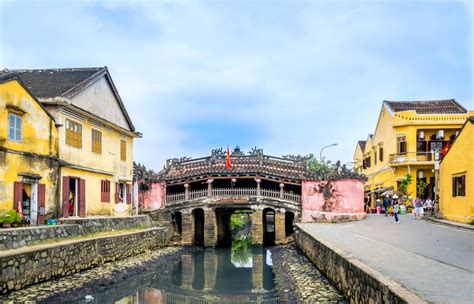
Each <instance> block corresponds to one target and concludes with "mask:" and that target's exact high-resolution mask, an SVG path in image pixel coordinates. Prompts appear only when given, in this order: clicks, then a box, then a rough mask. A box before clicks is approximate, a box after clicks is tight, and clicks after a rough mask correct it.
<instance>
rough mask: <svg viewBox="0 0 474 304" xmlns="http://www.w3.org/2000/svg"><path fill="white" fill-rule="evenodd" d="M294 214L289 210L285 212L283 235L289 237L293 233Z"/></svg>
mask: <svg viewBox="0 0 474 304" xmlns="http://www.w3.org/2000/svg"><path fill="white" fill-rule="evenodd" d="M294 224H295V214H294V213H293V212H291V211H286V212H285V236H286V237H290V236H292V235H293V233H294V229H293V225H294Z"/></svg>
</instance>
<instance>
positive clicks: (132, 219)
mask: <svg viewBox="0 0 474 304" xmlns="http://www.w3.org/2000/svg"><path fill="white" fill-rule="evenodd" d="M63 222H64V223H66V225H55V226H38V227H22V228H8V229H0V241H1V242H0V251H2V250H9V249H17V248H21V247H24V246H27V245H29V244H31V243H33V242H37V241H43V240H49V239H57V238H66V237H74V236H80V235H85V234H90V233H95V232H102V231H110V230H119V229H132V228H137V227H140V228H149V227H151V226H152V222H151V220H150V217H148V216H147V215H139V216H127V217H101V218H81V219H66V220H64V221H63Z"/></svg>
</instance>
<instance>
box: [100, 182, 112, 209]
mask: <svg viewBox="0 0 474 304" xmlns="http://www.w3.org/2000/svg"><path fill="white" fill-rule="evenodd" d="M100 200H101V201H102V202H104V203H110V181H108V180H101V181H100Z"/></svg>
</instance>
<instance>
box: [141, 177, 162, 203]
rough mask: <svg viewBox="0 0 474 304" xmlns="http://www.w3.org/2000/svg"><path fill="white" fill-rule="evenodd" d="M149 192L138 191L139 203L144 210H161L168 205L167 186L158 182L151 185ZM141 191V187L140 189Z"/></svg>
mask: <svg viewBox="0 0 474 304" xmlns="http://www.w3.org/2000/svg"><path fill="white" fill-rule="evenodd" d="M149 187H150V188H149V189H148V190H139V191H138V202H139V205H140V208H142V209H161V208H164V207H165V205H166V184H165V182H156V183H151V184H150V185H149ZM139 189H140V187H139Z"/></svg>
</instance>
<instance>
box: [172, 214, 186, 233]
mask: <svg viewBox="0 0 474 304" xmlns="http://www.w3.org/2000/svg"><path fill="white" fill-rule="evenodd" d="M171 223H172V227H173V234H174V235H178V236H179V237H180V238H181V235H182V233H183V216H182V215H181V212H179V211H176V212H173V213H172V214H171Z"/></svg>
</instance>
